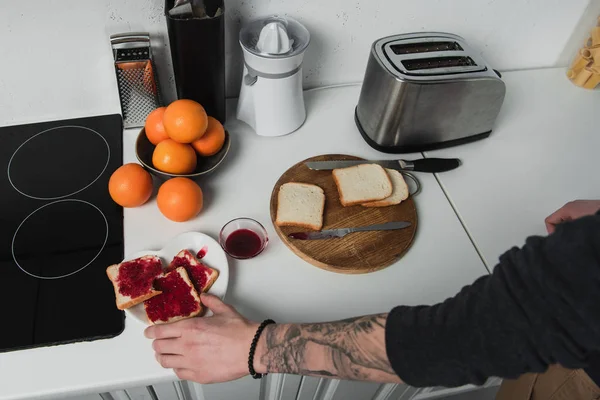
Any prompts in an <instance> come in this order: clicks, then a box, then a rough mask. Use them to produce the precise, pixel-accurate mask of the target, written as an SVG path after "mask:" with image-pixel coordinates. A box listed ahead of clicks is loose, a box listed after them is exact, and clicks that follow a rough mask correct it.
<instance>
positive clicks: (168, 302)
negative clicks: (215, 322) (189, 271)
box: [144, 270, 200, 322]
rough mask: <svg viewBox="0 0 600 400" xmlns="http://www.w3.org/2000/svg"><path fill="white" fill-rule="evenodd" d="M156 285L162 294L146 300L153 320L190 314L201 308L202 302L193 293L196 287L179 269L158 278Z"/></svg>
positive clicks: (148, 311) (164, 319)
mask: <svg viewBox="0 0 600 400" xmlns="http://www.w3.org/2000/svg"><path fill="white" fill-rule="evenodd" d="M154 286H155V287H156V288H157V289H158V290H161V291H162V294H160V295H158V296H156V297H153V298H151V299H149V300H146V301H145V302H144V306H145V308H146V314H147V315H148V318H149V319H150V320H151V321H152V322H156V321H168V320H169V319H171V318H174V317H184V316H189V315H191V314H193V313H197V312H198V311H199V310H200V303H199V302H198V300H197V298H196V297H194V296H193V295H192V291H193V290H194V288H193V287H191V286H190V285H189V284H188V283H187V282H186V281H185V280H184V279H183V278H182V276H181V275H180V274H179V271H178V270H174V271H172V272H170V273H168V274H167V275H165V276H164V277H162V278H158V279H156V280H155V281H154Z"/></svg>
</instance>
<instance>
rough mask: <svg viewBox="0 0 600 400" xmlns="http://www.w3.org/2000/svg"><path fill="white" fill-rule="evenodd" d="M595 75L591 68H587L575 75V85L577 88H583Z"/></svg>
mask: <svg viewBox="0 0 600 400" xmlns="http://www.w3.org/2000/svg"><path fill="white" fill-rule="evenodd" d="M593 74H594V72H593V71H592V70H591V69H590V68H589V67H585V68H584V69H583V70H581V71H579V72H578V73H577V74H576V75H575V77H574V78H573V79H572V80H573V83H574V84H576V85H577V86H581V87H583V85H585V84H586V82H587V81H588V79H590V77H591V76H592V75H593Z"/></svg>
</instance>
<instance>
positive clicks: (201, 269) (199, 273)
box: [170, 255, 212, 293]
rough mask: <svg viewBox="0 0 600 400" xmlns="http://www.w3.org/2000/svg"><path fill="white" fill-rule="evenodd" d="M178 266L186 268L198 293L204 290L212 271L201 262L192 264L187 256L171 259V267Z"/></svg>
mask: <svg viewBox="0 0 600 400" xmlns="http://www.w3.org/2000/svg"><path fill="white" fill-rule="evenodd" d="M189 256H191V255H189ZM178 267H184V268H185V271H186V272H187V273H188V275H189V277H190V280H191V281H192V283H193V284H194V287H195V288H196V291H197V292H198V293H200V292H202V290H203V289H204V288H205V287H206V283H207V282H208V277H209V276H210V274H211V273H212V271H211V270H210V269H208V268H207V267H206V266H204V265H203V264H201V263H198V264H195V265H192V263H191V262H190V260H189V259H188V258H186V257H175V258H174V259H173V261H171V265H170V268H173V269H175V268H178Z"/></svg>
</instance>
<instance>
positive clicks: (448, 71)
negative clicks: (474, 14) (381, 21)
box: [355, 32, 506, 153]
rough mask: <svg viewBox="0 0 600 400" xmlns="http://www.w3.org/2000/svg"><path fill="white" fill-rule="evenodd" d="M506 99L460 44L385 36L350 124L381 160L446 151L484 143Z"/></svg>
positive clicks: (491, 74)
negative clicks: (387, 155)
mask: <svg viewBox="0 0 600 400" xmlns="http://www.w3.org/2000/svg"><path fill="white" fill-rule="evenodd" d="M505 92H506V88H505V85H504V82H503V81H502V79H501V75H500V73H498V72H497V71H495V70H494V69H492V68H491V67H490V66H489V65H487V64H486V62H485V61H484V60H483V59H482V58H481V57H480V56H479V55H478V54H477V53H476V52H474V51H473V50H472V49H471V48H470V47H469V46H468V45H467V43H465V41H464V39H463V38H461V37H460V36H457V35H453V34H449V33H439V32H425V33H411V34H403V35H395V36H389V37H385V38H382V39H379V40H377V41H376V42H375V43H373V46H372V48H371V53H370V56H369V61H368V64H367V70H366V72H365V77H364V81H363V84H362V89H361V92H360V97H359V100H358V105H357V106H356V111H355V120H356V124H357V126H358V129H359V131H360V132H361V133H362V135H363V137H364V138H365V140H366V141H367V142H368V143H369V144H370V145H371V146H372V147H374V148H375V149H377V150H379V151H382V152H386V153H409V152H418V151H425V150H432V149H436V148H443V147H449V146H454V145H458V144H462V143H467V142H471V141H474V140H478V139H482V138H485V137H488V136H489V135H490V133H491V131H492V127H493V126H494V123H495V121H496V118H497V116H498V113H499V112H500V109H501V107H502V103H503V102H504V95H505Z"/></svg>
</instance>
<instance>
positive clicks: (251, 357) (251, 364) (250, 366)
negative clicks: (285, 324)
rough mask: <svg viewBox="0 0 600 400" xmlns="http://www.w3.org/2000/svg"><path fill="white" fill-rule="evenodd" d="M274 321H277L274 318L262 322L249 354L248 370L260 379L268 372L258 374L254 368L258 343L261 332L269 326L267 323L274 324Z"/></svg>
mask: <svg viewBox="0 0 600 400" xmlns="http://www.w3.org/2000/svg"><path fill="white" fill-rule="evenodd" d="M274 323H275V321H273V320H272V319H266V320H264V321H263V322H262V323H261V324H260V326H259V327H258V329H257V330H256V334H255V335H254V339H252V344H251V345H250V354H249V355H248V371H250V375H251V376H252V377H253V378H254V379H260V378H262V377H263V375H266V374H257V373H256V371H255V370H254V352H256V345H257V344H258V339H259V338H260V334H261V333H262V331H263V330H264V329H265V328H266V327H267V325H269V324H274Z"/></svg>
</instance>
